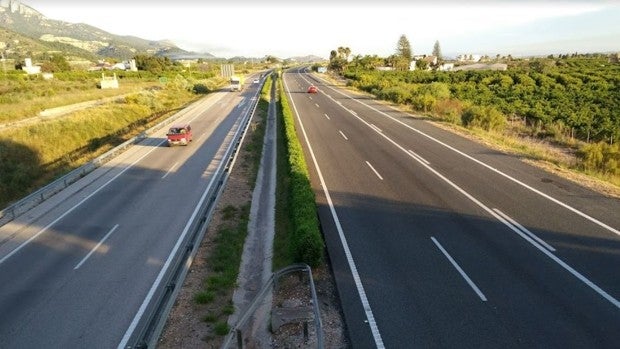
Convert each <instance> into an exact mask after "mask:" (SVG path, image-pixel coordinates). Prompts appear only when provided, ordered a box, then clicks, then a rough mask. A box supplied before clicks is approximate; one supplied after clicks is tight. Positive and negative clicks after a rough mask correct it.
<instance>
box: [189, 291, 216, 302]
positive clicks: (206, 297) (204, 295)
mask: <svg viewBox="0 0 620 349" xmlns="http://www.w3.org/2000/svg"><path fill="white" fill-rule="evenodd" d="M214 299H215V294H214V293H213V292H212V291H200V292H198V293H196V295H195V296H194V301H195V302H196V303H198V304H207V303H211V302H213V300H214Z"/></svg>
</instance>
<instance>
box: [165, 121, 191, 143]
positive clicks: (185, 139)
mask: <svg viewBox="0 0 620 349" xmlns="http://www.w3.org/2000/svg"><path fill="white" fill-rule="evenodd" d="M166 137H167V138H168V146H169V147H171V146H173V145H177V144H180V145H188V144H189V142H191V141H192V127H191V126H190V125H189V124H181V125H174V126H172V127H170V129H169V130H168V133H166Z"/></svg>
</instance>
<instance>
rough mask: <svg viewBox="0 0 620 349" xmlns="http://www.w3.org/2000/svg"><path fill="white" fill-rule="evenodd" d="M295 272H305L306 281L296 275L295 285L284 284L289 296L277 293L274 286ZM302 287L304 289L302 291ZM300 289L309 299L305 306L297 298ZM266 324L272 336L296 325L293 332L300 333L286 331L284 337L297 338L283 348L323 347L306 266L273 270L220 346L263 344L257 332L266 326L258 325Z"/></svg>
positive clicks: (229, 347) (320, 348)
mask: <svg viewBox="0 0 620 349" xmlns="http://www.w3.org/2000/svg"><path fill="white" fill-rule="evenodd" d="M296 272H297V273H298V272H303V273H305V275H306V277H307V282H304V281H303V280H302V277H301V276H302V275H299V280H297V282H295V281H293V283H296V284H297V285H296V286H293V287H290V285H289V287H287V289H293V290H294V291H292V294H293V296H292V297H293V298H292V299H291V298H290V297H287V295H281V296H280V295H278V293H279V292H278V285H279V284H280V283H289V284H290V282H291V280H285V278H287V277H288V278H290V277H291V276H293V275H292V274H293V273H296ZM306 287H307V290H305V288H306ZM300 289H301V292H300ZM303 291H308V292H309V293H310V294H309V295H306V296H309V299H306V303H307V304H305V305H304V304H303V303H304V302H303V300H302V299H300V298H303V295H301V296H300V294H303V293H304V292H303ZM289 296H291V295H289ZM287 298H288V299H287ZM308 303H309V304H308ZM262 308H268V309H269V310H270V311H265V310H264V309H263V310H262V311H260V309H262ZM257 313H258V314H259V315H258V316H256V314H257ZM310 322H312V324H313V328H312V330H310V329H309V326H308V325H309V323H310ZM267 323H268V324H269V330H270V331H271V333H272V334H275V335H277V332H278V331H279V330H280V329H281V328H283V327H284V326H286V325H293V326H297V327H296V328H293V329H292V330H293V332H295V331H297V330H299V331H301V335H297V336H294V335H290V333H289V332H287V336H288V337H289V338H288V340H289V341H292V339H291V337H298V343H289V344H290V345H288V346H287V347H295V348H317V349H323V348H324V344H323V327H322V324H321V313H320V311H319V302H318V299H317V296H316V289H315V287H314V280H313V278H312V270H311V268H310V266H308V265H307V264H301V263H300V264H292V265H290V266H288V267H285V268H282V269H280V270H278V271H276V272H274V273H273V274H272V275H271V277H270V278H269V280H268V281H267V282H266V283H265V285H264V286H263V287H262V289H261V290H260V292H259V293H258V294H257V295H256V297H254V299H253V300H252V302H251V303H250V305H249V306H248V308H247V309H246V310H245V311H244V312H243V313H242V315H241V317H240V318H239V320H238V321H237V323H236V324H235V325H234V326H233V327H232V328H231V330H230V332H229V334H228V335H227V336H226V338H225V339H224V342H223V344H222V347H221V348H222V349H232V348H238V349H243V348H244V347H245V346H246V344H247V346H248V347H250V348H255V347H258V348H261V347H266V344H265V343H260V337H261V334H260V333H258V334H257V331H266V330H267V329H266V328H261V324H262V325H263V327H265V324H267ZM299 325H301V326H299ZM289 330H290V329H289ZM269 347H271V346H269Z"/></svg>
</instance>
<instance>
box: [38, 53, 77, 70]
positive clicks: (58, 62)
mask: <svg viewBox="0 0 620 349" xmlns="http://www.w3.org/2000/svg"><path fill="white" fill-rule="evenodd" d="M70 70H71V66H70V65H69V62H67V59H66V58H65V56H61V55H52V56H51V57H50V59H49V60H48V61H45V62H43V64H42V65H41V71H43V72H46V73H50V72H51V73H56V72H62V71H70Z"/></svg>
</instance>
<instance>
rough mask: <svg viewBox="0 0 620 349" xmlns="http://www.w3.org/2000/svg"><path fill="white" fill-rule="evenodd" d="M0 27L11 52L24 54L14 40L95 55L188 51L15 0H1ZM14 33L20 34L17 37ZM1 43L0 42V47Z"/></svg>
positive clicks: (40, 49)
mask: <svg viewBox="0 0 620 349" xmlns="http://www.w3.org/2000/svg"><path fill="white" fill-rule="evenodd" d="M0 29H4V30H3V31H2V36H0V41H2V42H4V45H5V46H11V52H12V53H13V54H16V55H18V56H19V55H24V54H25V53H27V52H28V50H27V49H26V50H24V48H25V46H23V45H22V44H19V43H16V42H15V41H14V40H19V42H23V43H25V44H24V45H26V46H28V47H31V48H34V49H35V50H34V51H32V52H47V51H54V50H58V51H65V52H70V53H71V54H76V55H78V56H80V57H83V58H87V57H88V56H91V57H93V56H94V57H100V58H105V57H113V58H117V59H129V58H131V57H133V56H135V55H136V54H140V53H142V54H152V55H162V56H165V55H167V54H168V53H170V52H172V53H174V54H177V55H179V54H188V52H187V51H184V50H182V49H180V48H178V47H177V46H176V45H175V44H174V43H171V42H169V41H165V40H162V41H152V40H145V39H141V38H138V37H135V36H120V35H114V34H111V33H108V32H106V31H104V30H101V29H99V28H96V27H93V26H91V25H88V24H83V23H68V22H64V21H59V20H54V19H50V18H47V17H45V16H44V15H43V14H41V13H40V12H38V11H37V10H35V9H33V8H31V7H29V6H27V5H25V4H23V3H21V2H20V1H17V0H0ZM15 34H19V35H21V36H22V37H21V38H17V39H16V35H15ZM25 38H28V40H26V39H25ZM11 39H13V40H11ZM1 47H2V44H0V49H1ZM72 48H77V49H79V51H76V50H74V49H72ZM84 51H85V52H84Z"/></svg>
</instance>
